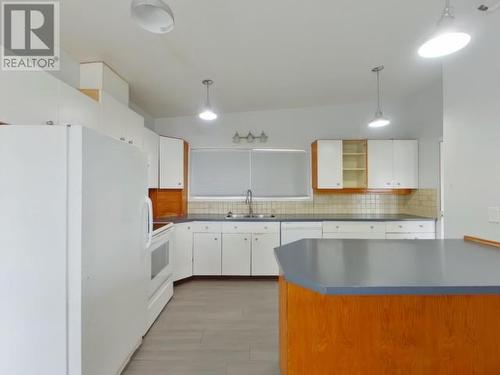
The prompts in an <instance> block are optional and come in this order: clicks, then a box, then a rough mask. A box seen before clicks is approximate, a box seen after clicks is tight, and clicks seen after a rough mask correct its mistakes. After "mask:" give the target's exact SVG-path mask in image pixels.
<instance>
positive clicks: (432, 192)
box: [188, 189, 438, 218]
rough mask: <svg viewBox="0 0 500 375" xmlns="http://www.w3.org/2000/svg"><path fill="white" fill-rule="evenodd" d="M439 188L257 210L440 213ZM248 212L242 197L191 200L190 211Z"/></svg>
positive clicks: (323, 197)
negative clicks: (223, 199)
mask: <svg viewBox="0 0 500 375" xmlns="http://www.w3.org/2000/svg"><path fill="white" fill-rule="evenodd" d="M437 197H438V193H437V190H436V189H419V190H415V191H414V192H413V193H412V194H410V195H388V194H317V195H314V197H313V199H312V200H310V201H266V202H262V201H255V202H254V212H257V213H263V214H276V215H279V214H346V213H349V214H409V215H418V216H425V217H432V218H435V217H437V210H438V204H437V202H438V200H437ZM229 211H231V212H233V213H246V212H247V211H248V207H247V205H246V204H245V203H244V202H243V201H242V200H239V201H190V202H188V212H189V213H190V214H226V213H227V212H229Z"/></svg>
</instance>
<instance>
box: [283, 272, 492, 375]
mask: <svg viewBox="0 0 500 375" xmlns="http://www.w3.org/2000/svg"><path fill="white" fill-rule="evenodd" d="M279 284H280V367H281V374H282V375H332V374H335V375H344V374H345V375H356V374H359V375H361V374H362V375H366V374H370V375H376V374H404V375H412V374H418V375H438V374H439V375H443V374H450V375H451V374H453V375H457V374H460V375H464V374H500V296H498V295H433V296H424V295H401V296H399V295H366V296H363V295H361V296H360V295H352V296H350V295H347V296H346V295H322V294H319V293H316V292H314V291H311V290H309V289H306V288H303V287H300V286H297V285H295V284H292V283H288V282H287V281H286V280H285V279H284V277H283V276H281V277H280V281H279Z"/></svg>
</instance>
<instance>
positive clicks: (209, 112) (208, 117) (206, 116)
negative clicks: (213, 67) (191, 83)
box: [198, 79, 217, 121]
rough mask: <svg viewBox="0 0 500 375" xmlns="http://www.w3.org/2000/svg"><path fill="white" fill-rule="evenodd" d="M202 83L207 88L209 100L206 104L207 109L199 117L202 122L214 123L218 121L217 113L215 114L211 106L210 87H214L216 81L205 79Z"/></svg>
mask: <svg viewBox="0 0 500 375" xmlns="http://www.w3.org/2000/svg"><path fill="white" fill-rule="evenodd" d="M201 83H203V84H204V85H205V86H206V87H207V99H206V102H205V107H204V108H203V111H202V112H200V114H199V115H198V116H199V117H200V118H201V119H202V120H205V121H213V120H215V119H217V113H215V112H214V111H213V109H212V106H211V104H210V86H211V85H213V83H214V81H212V80H211V79H205V80H203V81H202V82H201Z"/></svg>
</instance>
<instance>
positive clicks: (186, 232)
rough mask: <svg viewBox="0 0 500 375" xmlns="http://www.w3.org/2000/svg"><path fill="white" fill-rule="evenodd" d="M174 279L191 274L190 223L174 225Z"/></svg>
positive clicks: (191, 246)
mask: <svg viewBox="0 0 500 375" xmlns="http://www.w3.org/2000/svg"><path fill="white" fill-rule="evenodd" d="M173 265H174V281H177V280H181V279H185V278H186V277H191V276H193V228H192V224H191V223H182V224H176V225H175V231H174V252H173Z"/></svg>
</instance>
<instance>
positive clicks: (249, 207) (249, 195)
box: [245, 189, 253, 217]
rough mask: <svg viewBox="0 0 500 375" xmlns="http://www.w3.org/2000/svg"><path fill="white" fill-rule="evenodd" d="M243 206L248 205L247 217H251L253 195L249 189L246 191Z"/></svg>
mask: <svg viewBox="0 0 500 375" xmlns="http://www.w3.org/2000/svg"><path fill="white" fill-rule="evenodd" d="M245 204H248V216H250V217H253V193H252V190H251V189H248V190H247V196H246V198H245Z"/></svg>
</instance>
